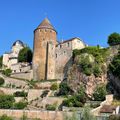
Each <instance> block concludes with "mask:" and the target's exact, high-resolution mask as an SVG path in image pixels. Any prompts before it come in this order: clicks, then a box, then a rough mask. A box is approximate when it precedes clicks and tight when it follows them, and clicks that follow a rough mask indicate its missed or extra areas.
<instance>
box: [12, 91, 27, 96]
mask: <svg viewBox="0 0 120 120" xmlns="http://www.w3.org/2000/svg"><path fill="white" fill-rule="evenodd" d="M27 95H28V93H27V92H25V91H16V92H15V93H14V96H15V97H27Z"/></svg>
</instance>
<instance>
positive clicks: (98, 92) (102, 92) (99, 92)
mask: <svg viewBox="0 0 120 120" xmlns="http://www.w3.org/2000/svg"><path fill="white" fill-rule="evenodd" d="M106 94H107V91H106V85H104V84H100V85H98V86H97V87H96V88H95V91H94V93H93V97H94V100H96V101H103V100H105V96H106Z"/></svg>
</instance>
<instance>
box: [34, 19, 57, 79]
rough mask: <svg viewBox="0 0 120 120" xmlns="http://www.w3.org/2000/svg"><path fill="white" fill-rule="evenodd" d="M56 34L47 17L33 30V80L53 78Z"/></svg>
mask: <svg viewBox="0 0 120 120" xmlns="http://www.w3.org/2000/svg"><path fill="white" fill-rule="evenodd" d="M56 34H57V32H56V30H55V29H54V27H53V26H52V25H51V23H50V21H49V20H48V19H47V18H45V19H44V20H43V21H42V23H41V24H40V25H39V26H38V27H37V28H36V29H35V30H34V53H33V78H34V80H47V79H55V46H56Z"/></svg>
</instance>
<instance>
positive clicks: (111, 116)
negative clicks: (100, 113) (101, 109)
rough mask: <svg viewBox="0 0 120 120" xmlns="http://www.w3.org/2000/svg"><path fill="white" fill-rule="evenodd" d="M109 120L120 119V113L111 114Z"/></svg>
mask: <svg viewBox="0 0 120 120" xmlns="http://www.w3.org/2000/svg"><path fill="white" fill-rule="evenodd" d="M108 120H120V115H110V116H109V118H108Z"/></svg>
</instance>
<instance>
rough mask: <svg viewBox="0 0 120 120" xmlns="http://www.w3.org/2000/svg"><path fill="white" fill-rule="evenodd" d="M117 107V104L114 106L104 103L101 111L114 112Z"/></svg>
mask: <svg viewBox="0 0 120 120" xmlns="http://www.w3.org/2000/svg"><path fill="white" fill-rule="evenodd" d="M115 109H116V106H112V105H104V106H103V107H102V108H101V109H100V113H113V111H114V110H115Z"/></svg>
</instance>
